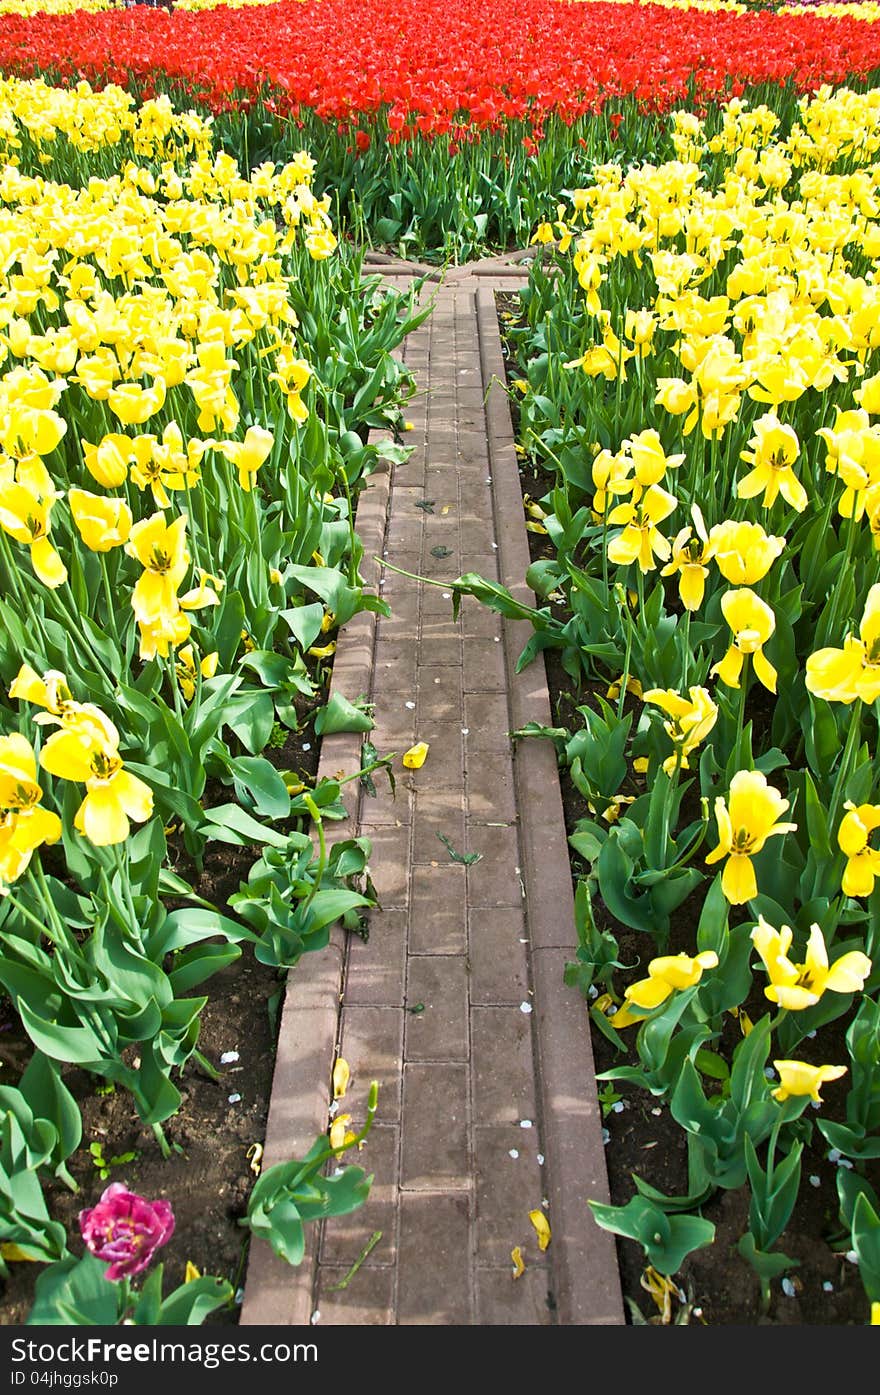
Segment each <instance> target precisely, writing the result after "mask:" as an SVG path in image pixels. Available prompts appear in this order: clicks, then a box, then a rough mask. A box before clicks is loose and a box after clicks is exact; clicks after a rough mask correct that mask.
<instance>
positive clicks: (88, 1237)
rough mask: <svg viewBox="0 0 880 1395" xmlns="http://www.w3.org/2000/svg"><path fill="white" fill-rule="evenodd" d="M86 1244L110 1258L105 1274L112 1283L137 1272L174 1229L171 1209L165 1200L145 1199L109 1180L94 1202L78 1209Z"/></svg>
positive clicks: (93, 1251) (96, 1255)
mask: <svg viewBox="0 0 880 1395" xmlns="http://www.w3.org/2000/svg"><path fill="white" fill-rule="evenodd" d="M79 1228H80V1231H81V1233H82V1238H83V1240H84V1241H85V1244H86V1248H87V1249H88V1250H89V1251H90V1252H91V1253H92V1254H93V1255H94V1256H95V1257H96V1259H103V1260H109V1261H110V1263H109V1266H108V1268H107V1269H105V1270H104V1278H105V1279H109V1281H110V1282H111V1283H115V1282H116V1281H117V1280H119V1279H129V1278H132V1277H133V1276H134V1275H135V1274H140V1273H141V1271H142V1270H143V1269H146V1267H147V1265H148V1264H149V1263H150V1261H151V1260H152V1258H153V1255H154V1254H155V1252H156V1250H158V1249H159V1247H160V1246H161V1245H165V1244H167V1243H168V1241H169V1240H170V1239H171V1236H172V1235H173V1233H174V1212H173V1211H172V1209H171V1205H170V1203H169V1202H167V1201H163V1200H161V1199H160V1200H158V1201H147V1200H146V1198H145V1197H142V1196H138V1194H137V1192H130V1191H128V1189H127V1188H126V1187H125V1186H123V1184H122V1183H121V1182H111V1183H110V1186H109V1187H107V1188H106V1189H105V1190H104V1191H103V1192H102V1193H101V1199H100V1201H99V1202H98V1204H97V1205H96V1206H92V1207H90V1208H89V1209H88V1210H83V1211H80V1213H79Z"/></svg>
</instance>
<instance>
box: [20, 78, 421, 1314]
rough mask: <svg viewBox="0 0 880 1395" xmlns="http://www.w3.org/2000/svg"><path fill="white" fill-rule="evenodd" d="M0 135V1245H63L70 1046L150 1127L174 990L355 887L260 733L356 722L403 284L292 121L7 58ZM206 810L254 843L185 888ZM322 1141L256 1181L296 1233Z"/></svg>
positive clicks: (70, 1143)
mask: <svg viewBox="0 0 880 1395" xmlns="http://www.w3.org/2000/svg"><path fill="white" fill-rule="evenodd" d="M0 142H2V146H3V157H4V158H3V169H2V173H0V241H2V247H3V254H2V271H0V346H2V347H0V359H2V363H0V987H2V990H3V991H4V993H5V995H6V996H7V997H8V999H9V1000H10V1001H11V1002H12V1003H13V1004H14V1006H15V1009H16V1011H17V1014H18V1017H19V1018H20V1021H21V1024H22V1026H23V1028H24V1030H25V1031H26V1033H27V1036H28V1038H29V1039H30V1042H31V1044H32V1048H33V1050H32V1056H31V1058H30V1061H29V1063H28V1064H27V1067H26V1069H25V1071H24V1074H23V1076H22V1077H21V1079H20V1080H19V1081H17V1082H16V1083H15V1085H9V1084H5V1083H4V1085H3V1086H2V1092H0V1106H2V1114H0V1242H2V1243H0V1265H2V1264H3V1263H4V1262H8V1261H10V1260H30V1261H42V1262H46V1261H49V1260H56V1261H59V1262H61V1263H63V1264H68V1263H69V1261H68V1259H67V1256H68V1249H67V1239H66V1236H65V1233H64V1228H63V1227H62V1226H61V1225H60V1224H59V1223H57V1222H56V1221H54V1220H53V1219H52V1218H51V1215H50V1214H49V1210H48V1209H47V1204H46V1200H45V1197H44V1193H43V1186H42V1179H45V1178H57V1179H60V1180H61V1181H62V1182H64V1183H67V1184H68V1185H72V1184H73V1179H72V1177H71V1173H70V1171H69V1169H68V1161H69V1159H70V1157H71V1154H72V1153H73V1152H74V1151H75V1150H76V1149H77V1148H78V1147H79V1146H80V1142H81V1133H82V1130H81V1123H80V1117H79V1110H78V1107H77V1104H76V1101H75V1099H74V1098H73V1096H72V1095H71V1093H70V1090H69V1089H68V1087H67V1085H66V1083H65V1079H64V1077H65V1074H66V1067H69V1066H75V1067H78V1068H80V1069H82V1070H85V1071H87V1072H89V1073H91V1074H92V1075H93V1076H94V1077H96V1078H97V1079H100V1080H103V1081H105V1082H111V1083H112V1084H114V1085H116V1086H117V1087H123V1088H125V1089H126V1090H127V1091H129V1092H130V1095H131V1097H132V1099H133V1101H134V1104H135V1105H136V1107H137V1111H138V1113H139V1115H140V1117H141V1119H142V1120H143V1122H144V1123H145V1124H146V1125H148V1126H150V1127H151V1128H152V1129H153V1131H154V1133H155V1135H156V1139H157V1141H158V1143H159V1145H160V1147H161V1148H162V1149H163V1151H164V1152H165V1153H166V1154H167V1152H168V1150H169V1149H170V1147H171V1146H172V1142H173V1140H169V1139H168V1138H166V1135H165V1129H164V1127H163V1125H165V1124H166V1122H167V1121H168V1120H169V1119H173V1117H174V1115H175V1114H176V1112H177V1111H178V1107H179V1104H180V1099H181V1095H180V1090H179V1085H178V1081H179V1077H180V1073H181V1072H182V1071H183V1070H184V1069H193V1068H196V1067H198V1068H200V1069H202V1070H203V1071H207V1072H209V1073H211V1072H213V1073H214V1074H216V1068H215V1067H214V1066H213V1064H212V1063H211V1062H209V1061H208V1060H207V1059H206V1058H205V1057H204V1056H203V1055H202V1054H201V1053H200V1052H199V1048H198V1041H199V1021H200V1013H201V1011H202V1009H203V1008H204V1006H205V1003H206V1002H207V998H206V997H205V996H202V995H201V994H200V993H198V992H194V991H193V990H198V989H200V988H201V987H202V985H204V984H205V982H206V981H207V980H208V979H209V978H210V977H211V976H212V975H213V974H214V973H215V972H217V971H218V970H219V969H222V968H224V967H225V966H227V965H229V964H231V963H233V962H234V961H235V960H236V959H237V958H238V957H239V956H240V955H241V954H242V952H243V950H246V951H247V952H248V953H253V954H254V955H255V956H256V958H257V959H258V960H259V961H260V962H261V963H263V964H266V965H270V966H272V967H273V968H275V969H276V970H277V971H278V974H279V977H282V978H283V976H284V974H286V972H287V971H289V970H291V969H293V968H294V967H295V965H296V964H297V963H298V961H299V959H300V958H301V956H302V954H303V953H305V952H306V951H308V950H314V949H319V948H320V947H321V946H322V945H323V944H325V943H326V941H327V938H328V935H329V927H330V925H331V924H332V923H334V922H335V921H337V920H338V919H340V918H341V917H342V918H348V920H349V922H350V921H351V918H352V917H356V916H357V915H358V914H359V913H360V912H361V909H362V908H363V907H366V906H369V905H371V904H373V896H372V889H371V886H370V883H369V878H368V875H367V871H366V866H367V857H368V854H369V843H368V841H367V840H366V839H354V838H350V839H347V840H345V839H343V840H342V841H338V842H336V843H335V845H334V846H333V848H332V849H330V848H329V847H328V840H327V839H326V837H325V833H324V826H325V823H326V821H327V820H328V819H329V820H333V819H339V818H341V817H343V816H344V808H343V806H342V804H341V801H340V785H339V783H338V782H337V781H335V780H325V781H322V782H320V783H318V784H317V785H315V784H314V783H313V782H311V781H310V780H309V779H308V778H307V777H306V778H301V777H300V775H299V773H298V772H297V771H295V770H284V769H280V768H278V765H277V762H273V761H271V760H270V759H269V758H268V756H267V755H266V754H265V750H266V747H267V745H268V744H269V743H270V739H271V740H272V744H274V745H279V744H283V742H284V739H285V736H286V734H287V733H289V732H297V731H299V730H301V729H302V727H303V725H304V723H305V721H306V720H307V717H306V715H305V714H306V713H307V712H310V715H309V717H308V720H311V721H313V725H314V730H315V732H318V733H326V732H330V731H333V730H339V729H354V730H361V731H368V730H369V729H370V727H371V725H372V721H371V718H370V716H369V713H368V711H366V710H364V708H363V706H359V705H358V704H357V698H358V695H357V694H352V695H351V700H349V699H347V698H343V697H342V696H341V695H337V696H336V697H335V698H334V700H333V702H331V703H328V702H326V701H323V702H322V698H325V697H326V692H325V689H326V675H327V671H328V667H329V665H330V663H331V662H332V654H333V650H334V648H335V642H336V641H335V635H336V632H337V630H338V627H339V626H340V625H344V624H345V623H346V621H347V620H348V619H350V617H351V616H352V615H353V614H355V613H356V612H357V611H359V610H362V609H364V608H370V609H374V610H384V609H385V607H384V603H383V602H381V601H380V600H379V599H378V597H377V596H375V595H373V594H371V593H370V592H368V591H367V590H366V589H365V586H364V584H363V582H362V579H361V575H360V571H359V564H360V560H361V555H362V548H361V544H360V542H359V539H358V537H357V534H356V532H355V529H354V506H355V502H356V499H357V496H358V493H359V491H360V489H361V487H362V485H363V483H364V481H365V479H366V477H367V476H368V474H369V472H370V471H371V470H372V469H373V468H374V467H375V465H376V463H377V460H378V459H379V457H380V455H381V454H382V453H384V454H385V455H386V456H388V457H390V458H395V457H396V458H402V457H403V456H405V454H406V452H405V450H404V449H403V448H402V447H399V446H397V445H395V443H394V440H393V439H392V437H394V436H396V434H397V426H398V424H399V418H400V412H401V406H402V404H403V402H405V400H406V398H407V397H408V395H409V393H410V391H411V386H412V385H411V382H410V379H409V376H408V374H407V371H406V370H405V368H404V367H403V366H402V365H401V363H400V362H399V360H398V359H397V358H396V357H394V356H393V354H392V350H393V349H394V348H395V347H396V346H397V345H398V344H399V343H400V341H401V339H402V338H403V336H404V335H405V334H406V332H407V330H408V328H409V327H410V326H411V325H412V324H413V323H415V322H416V321H417V319H418V316H419V315H421V314H423V313H424V312H422V311H414V310H413V302H412V298H411V297H410V296H402V295H398V294H396V293H392V292H388V291H386V290H385V289H383V288H382V287H381V286H380V284H379V279H378V278H377V277H374V278H370V277H368V276H365V275H364V273H363V266H362V258H361V257H360V256H359V255H358V254H356V253H352V252H350V251H349V250H347V249H338V248H337V243H336V238H335V235H334V232H333V228H332V224H331V219H330V216H329V213H328V207H329V202H330V200H329V196H328V195H326V194H323V195H321V196H319V195H318V193H317V191H316V189H315V187H314V184H313V168H314V162H313V160H312V159H311V157H310V156H309V155H308V154H307V153H305V152H304V151H301V152H299V153H298V154H297V155H296V156H295V157H294V158H293V159H292V160H291V161H289V162H288V163H286V164H285V165H283V166H275V165H272V164H263V165H260V166H259V167H257V168H255V169H253V170H252V171H251V172H250V174H249V175H246V174H243V173H242V172H241V171H240V170H239V167H238V165H237V164H236V162H235V160H233V159H232V158H231V157H230V156H229V155H227V154H226V153H224V152H223V151H221V150H217V149H216V148H215V146H214V143H213V137H212V131H211V126H210V122H209V121H207V120H206V119H204V118H203V117H200V116H198V115H196V114H195V113H193V112H186V111H183V112H175V111H174V110H173V109H172V107H171V104H170V102H169V101H168V100H167V98H159V99H156V100H154V101H150V102H147V103H145V104H143V105H142V106H140V107H137V106H135V104H134V102H133V99H132V98H131V97H130V95H129V94H127V93H124V92H122V91H121V90H120V89H117V88H112V87H109V88H107V89H106V90H104V91H103V92H101V93H96V92H93V91H92V90H91V89H90V88H89V87H88V85H87V84H85V83H80V84H78V85H77V87H76V88H75V89H72V90H71V91H66V92H62V91H57V90H53V89H51V88H49V87H47V86H46V85H45V84H43V83H41V82H33V83H32V82H27V81H18V80H16V79H10V80H8V81H6V82H4V83H3V84H2V86H0ZM383 430H384V431H385V432H387V433H389V434H388V435H387V436H386V437H385V438H384V440H383V439H382V432H383ZM377 433H378V434H377ZM312 709H313V711H312ZM278 737H280V740H278V739H276V738H278ZM171 839H173V840H174V854H175V855H174V857H173V858H172V857H171V856H170V853H169V840H171ZM217 841H220V842H222V843H224V844H227V845H232V846H233V847H239V848H242V849H244V850H245V854H246V857H247V860H248V861H249V862H250V871H249V874H248V880H247V882H246V883H243V884H242V887H241V890H240V892H239V893H238V894H236V896H235V897H234V898H233V901H234V904H232V905H231V907H224V906H217V905H214V904H212V903H211V902H209V901H207V900H204V899H203V898H202V897H200V896H199V895H198V894H197V893H196V891H194V889H193V886H194V884H195V883H197V878H198V873H199V871H200V869H201V868H202V865H203V859H204V856H205V852H206V849H207V847H208V845H209V844H211V843H212V842H214V843H216V842H217ZM184 873H186V876H185V875H184ZM326 1144H327V1140H326V1139H324V1140H323V1145H322V1146H323V1147H324V1148H325V1151H324V1152H322V1151H321V1147H320V1146H319V1147H318V1149H317V1151H316V1152H314V1154H313V1155H311V1154H310V1156H309V1159H306V1160H304V1161H303V1162H301V1163H297V1164H296V1167H293V1165H292V1164H291V1167H292V1171H290V1175H289V1176H288V1175H287V1174H285V1178H284V1179H281V1181H282V1182H283V1183H284V1185H283V1186H282V1185H281V1182H279V1178H278V1177H277V1175H276V1177H275V1179H274V1183H269V1182H267V1180H266V1179H261V1183H260V1186H261V1188H262V1190H261V1192H260V1194H259V1196H258V1197H257V1202H255V1205H257V1204H258V1207H262V1208H263V1210H262V1213H261V1214H262V1217H263V1224H264V1230H266V1231H267V1232H269V1233H271V1231H272V1227H271V1225H268V1224H266V1215H267V1214H268V1211H269V1210H270V1209H271V1206H270V1205H267V1198H269V1200H270V1201H271V1204H272V1205H274V1204H275V1203H276V1202H280V1201H281V1199H282V1197H285V1198H286V1199H284V1204H283V1205H282V1206H281V1207H280V1210H279V1212H278V1215H281V1214H282V1212H283V1213H284V1215H285V1217H286V1221H285V1225H287V1229H288V1233H287V1235H286V1238H284V1237H282V1240H281V1241H279V1243H280V1244H281V1245H282V1248H283V1247H284V1246H285V1245H286V1246H287V1248H288V1250H289V1251H290V1253H293V1254H295V1253H296V1252H297V1244H298V1241H297V1239H296V1234H294V1239H293V1240H291V1233H290V1225H288V1222H289V1223H290V1224H292V1225H293V1228H294V1232H296V1227H297V1226H298V1225H299V1222H298V1221H297V1220H296V1211H295V1208H292V1205H291V1202H290V1197H289V1196H287V1195H286V1193H285V1188H286V1187H287V1185H288V1183H290V1182H291V1178H294V1177H295V1180H297V1185H299V1184H301V1183H302V1181H303V1178H304V1177H312V1176H313V1175H314V1176H315V1177H317V1175H318V1173H319V1172H320V1171H321V1164H322V1162H323V1161H324V1160H325V1159H326V1157H327V1156H328V1154H327V1152H326ZM342 1144H344V1146H346V1147H347V1146H349V1144H348V1143H346V1142H345V1140H342V1141H341V1145H342ZM341 1145H340V1146H341ZM297 1168H298V1169H299V1171H298V1172H297ZM356 1171H357V1170H356ZM267 1176H268V1174H267ZM285 1179H286V1180H285ZM359 1179H361V1180H362V1174H359V1175H358V1177H351V1176H349V1179H348V1181H347V1182H346V1183H345V1188H342V1187H337V1192H338V1193H339V1195H338V1196H337V1201H336V1203H333V1202H332V1198H331V1199H330V1204H331V1213H332V1207H333V1205H334V1204H339V1205H342V1204H343V1203H344V1202H346V1201H352V1199H354V1201H357V1198H358V1197H361V1198H362V1194H363V1193H362V1189H361V1192H360V1193H359V1192H358V1191H357V1187H356V1186H355V1182H358V1183H359ZM273 1185H275V1186H276V1191H272V1190H271V1187H272V1186H273ZM312 1185H313V1190H314V1187H317V1188H318V1191H320V1190H321V1187H323V1186H324V1184H323V1183H319V1182H318V1181H315V1182H314V1183H313V1184H312ZM328 1185H329V1182H328ZM334 1185H335V1184H334ZM279 1188H280V1190H279ZM343 1191H344V1192H345V1195H343V1194H342V1193H343ZM255 1195H256V1189H255ZM315 1195H317V1193H315ZM323 1200H324V1201H327V1200H328V1198H327V1197H323ZM354 1201H353V1203H352V1204H354ZM111 1209H112V1208H111ZM123 1209H124V1208H123ZM255 1224H256V1222H255ZM120 1225H121V1226H122V1228H123V1229H124V1224H123V1222H122V1221H120ZM300 1229H301V1226H300ZM296 1233H297V1234H298V1232H296ZM78 1272H79V1271H78ZM67 1277H68V1276H67V1270H66V1269H64V1270H62V1278H64V1280H65V1283H67ZM80 1278H81V1279H82V1281H83V1282H87V1281H88V1278H89V1276H88V1274H86V1275H85V1276H84V1277H83V1275H82V1274H81V1275H80ZM227 1287H228V1285H227ZM206 1292H207V1290H206ZM211 1292H212V1293H213V1292H214V1290H213V1289H212V1290H211ZM199 1293H200V1290H198V1289H197V1288H196V1289H193V1290H192V1291H191V1292H190V1293H189V1296H188V1299H187V1302H188V1304H189V1307H188V1308H187V1311H189V1312H192V1311H197V1312H202V1313H204V1311H205V1308H204V1304H203V1303H202V1302H201V1300H200V1299H199ZM67 1296H68V1299H70V1294H68V1295H67ZM203 1297H204V1295H203ZM153 1298H155V1294H153ZM153 1298H151V1300H150V1302H151V1303H152V1302H153ZM108 1301H109V1299H108ZM126 1301H127V1300H126ZM205 1301H207V1299H205ZM218 1301H219V1300H218ZM114 1302H115V1299H114ZM193 1305H195V1306H193ZM209 1306H210V1305H209ZM148 1308H149V1311H150V1312H152V1311H153V1309H152V1308H151V1307H149V1305H148ZM144 1311H147V1309H145V1310H144ZM156 1311H157V1312H158V1309H156ZM170 1311H171V1313H172V1314H177V1318H176V1320H178V1321H179V1320H181V1319H180V1312H181V1311H182V1310H181V1304H180V1302H178V1301H175V1303H174V1304H172V1305H171V1309H170ZM139 1320H143V1321H153V1320H156V1321H159V1320H162V1321H174V1320H175V1318H174V1316H168V1315H167V1314H166V1316H165V1317H164V1318H158V1317H154V1318H151V1317H144V1318H142V1319H139Z"/></svg>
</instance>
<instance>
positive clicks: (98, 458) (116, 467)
mask: <svg viewBox="0 0 880 1395" xmlns="http://www.w3.org/2000/svg"><path fill="white" fill-rule="evenodd" d="M82 449H83V459H84V460H85V463H86V469H87V470H88V472H89V474H90V475H91V476H92V478H93V479H94V480H95V481H96V483H97V484H100V485H103V487H104V488H105V489H118V488H119V486H120V485H121V484H125V481H126V480H127V479H128V465H129V461H130V460H131V459H132V455H133V450H132V443H131V437H130V436H122V435H120V434H119V433H118V432H110V433H109V434H108V435H106V436H104V437H103V438H102V439H101V440H100V441H99V442H98V444H97V445H96V446H95V445H92V443H91V441H86V440H83V442H82Z"/></svg>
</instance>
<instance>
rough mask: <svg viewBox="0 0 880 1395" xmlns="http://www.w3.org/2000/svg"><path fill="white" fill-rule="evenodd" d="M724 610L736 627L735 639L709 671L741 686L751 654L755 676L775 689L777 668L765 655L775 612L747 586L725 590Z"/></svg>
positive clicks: (731, 624) (766, 686) (723, 680)
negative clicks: (745, 661)
mask: <svg viewBox="0 0 880 1395" xmlns="http://www.w3.org/2000/svg"><path fill="white" fill-rule="evenodd" d="M721 610H722V613H723V615H724V618H725V620H726V621H727V623H728V625H729V626H730V628H731V630H732V631H733V643H732V644H731V645H730V648H729V649H728V651H727V653H726V654H725V655H724V658H723V659H722V660H721V661H720V663H717V664H714V665H713V666H712V668H711V669H710V673H712V674H717V675H718V677H719V678H720V679H721V682H722V683H726V684H727V686H728V687H730V688H738V687H739V685H740V674H741V673H742V667H743V663H744V660H745V656H746V654H751V655H752V662H753V663H754V666H755V677H756V678H757V679H758V681H759V682H761V683H763V685H764V687H765V688H768V689H769V690H770V692H771V693H775V692H776V669H775V668H774V667H773V665H772V664H771V663H770V661H769V659H767V658H766V657H765V656H764V652H763V646H764V645H765V644H766V643H767V640H768V639H769V638H770V636H771V635H772V634H773V631H774V630H775V629H776V616H775V615H774V614H773V611H772V610H771V609H770V607H769V605H767V603H766V601H762V600H761V597H760V596H758V595H756V594H755V592H754V591H752V590H750V589H749V588H748V587H743V588H742V589H741V590H738V591H725V593H724V595H723V596H722V597H721Z"/></svg>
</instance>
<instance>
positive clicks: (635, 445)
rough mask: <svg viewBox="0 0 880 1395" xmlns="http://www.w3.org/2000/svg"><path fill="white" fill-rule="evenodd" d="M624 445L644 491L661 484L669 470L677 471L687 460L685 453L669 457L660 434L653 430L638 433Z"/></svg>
mask: <svg viewBox="0 0 880 1395" xmlns="http://www.w3.org/2000/svg"><path fill="white" fill-rule="evenodd" d="M623 444H624V447H625V448H626V450H627V452H628V454H629V456H630V459H631V460H632V465H633V473H634V474H635V477H636V480H637V482H638V484H639V485H640V486H641V487H642V488H643V489H647V487H648V486H649V485H651V484H659V483H660V482H661V480H662V479H664V478H665V476H666V472H667V470H674V469H677V467H678V466H679V465H680V464H681V463H682V461H683V460H684V458H685V457H684V453H683V452H682V453H680V454H677V455H667V454H666V452H665V451H664V449H663V442H662V441H661V440H660V436H659V434H658V433H657V432H656V431H655V430H654V429H653V428H649V429H648V430H647V431H639V432H637V433H636V435H635V436H630V437H629V438H628V439H627V440H626V441H624V443H623Z"/></svg>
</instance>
